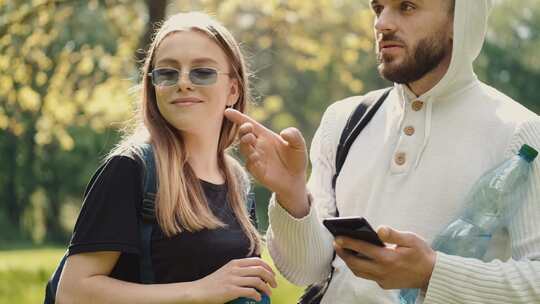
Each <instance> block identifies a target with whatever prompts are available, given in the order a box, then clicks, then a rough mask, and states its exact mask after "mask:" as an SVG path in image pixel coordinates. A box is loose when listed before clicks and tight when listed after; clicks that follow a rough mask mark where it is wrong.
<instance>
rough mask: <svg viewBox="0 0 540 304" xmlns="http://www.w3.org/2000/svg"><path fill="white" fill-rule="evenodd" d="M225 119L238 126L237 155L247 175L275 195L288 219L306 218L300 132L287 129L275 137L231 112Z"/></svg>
mask: <svg viewBox="0 0 540 304" xmlns="http://www.w3.org/2000/svg"><path fill="white" fill-rule="evenodd" d="M225 117H226V118H227V119H229V120H230V121H232V122H234V123H235V124H237V125H239V137H240V153H241V154H242V155H243V156H244V157H245V159H246V167H247V169H248V171H249V172H250V173H251V174H252V175H253V176H254V177H255V178H256V179H257V180H258V181H259V182H260V183H261V184H263V185H264V186H265V187H267V188H268V189H270V190H271V191H273V192H275V193H276V196H277V200H278V202H279V203H280V204H281V205H282V206H283V208H285V209H286V210H287V211H288V212H289V213H290V214H291V215H293V216H295V217H303V216H305V215H307V214H308V212H309V204H308V201H307V189H306V167H307V151H306V150H307V149H306V143H305V141H304V138H303V137H302V134H301V133H300V131H298V130H297V129H295V128H288V129H285V130H283V131H281V133H280V134H279V135H278V134H276V133H274V132H273V131H271V130H269V129H268V128H266V127H264V126H263V125H261V124H260V123H258V122H256V121H255V120H253V119H252V118H250V117H249V116H247V115H245V114H242V113H240V112H238V111H236V110H232V109H227V110H225Z"/></svg>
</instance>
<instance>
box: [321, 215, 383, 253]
mask: <svg viewBox="0 0 540 304" xmlns="http://www.w3.org/2000/svg"><path fill="white" fill-rule="evenodd" d="M323 225H324V226H325V227H326V228H327V229H328V230H329V231H330V233H332V235H334V237H336V236H348V237H351V238H354V239H358V240H362V241H365V242H368V243H371V244H373V245H377V246H380V247H385V246H384V242H383V241H381V239H380V238H379V236H378V235H377V233H376V232H375V230H373V228H372V227H371V225H370V224H369V223H368V221H367V220H366V219H365V218H363V217H332V218H326V219H324V220H323Z"/></svg>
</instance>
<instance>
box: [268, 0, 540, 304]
mask: <svg viewBox="0 0 540 304" xmlns="http://www.w3.org/2000/svg"><path fill="white" fill-rule="evenodd" d="M488 2H489V1H488V0H474V1H471V0H457V1H456V17H455V20H456V21H455V25H454V32H455V37H454V53H453V58H452V63H451V66H450V69H449V71H448V73H447V74H446V75H445V77H444V78H443V80H441V82H439V84H437V86H435V87H434V88H433V89H432V90H430V91H429V92H427V93H426V94H424V95H422V96H419V97H415V96H414V95H412V94H411V93H410V91H408V90H407V89H406V87H405V86H402V85H396V86H395V89H394V90H393V91H392V93H391V94H390V96H389V97H388V99H387V101H386V102H385V103H384V104H383V106H382V107H381V109H380V110H379V112H378V113H377V114H376V115H375V116H374V118H373V120H372V121H371V122H370V124H369V125H368V126H367V127H366V129H365V130H364V131H363V133H362V134H361V135H360V137H359V138H358V139H357V140H356V141H355V143H354V144H353V145H352V147H351V150H350V152H349V156H348V158H347V160H346V162H345V165H344V167H343V170H342V171H341V173H340V176H339V178H338V180H337V185H336V190H335V193H334V191H333V190H332V186H331V179H332V176H333V174H334V172H335V153H336V147H337V143H338V141H339V136H340V134H341V131H342V129H343V127H344V125H345V122H346V120H347V118H348V117H349V115H350V113H351V112H352V111H353V109H354V108H355V107H356V105H357V104H358V103H359V102H360V100H362V97H352V98H349V99H346V100H343V101H340V102H337V103H335V104H333V105H331V106H330V107H329V108H328V110H327V111H326V112H325V114H324V116H323V118H322V121H321V125H320V127H319V129H318V130H317V133H316V134H315V137H314V139H313V142H312V146H311V152H310V158H311V163H312V168H313V169H312V173H311V177H310V180H309V183H308V187H309V190H310V192H311V193H312V195H313V202H312V206H311V209H310V213H309V214H308V215H307V216H306V217H305V218H302V219H296V218H294V217H292V216H291V215H289V214H288V213H287V212H286V211H285V210H284V209H283V208H281V207H280V206H279V204H278V203H276V201H275V200H274V199H272V200H271V203H270V207H269V218H270V227H269V229H268V232H267V240H268V247H269V251H270V254H271V256H272V258H273V259H274V262H275V264H276V266H277V267H278V269H279V270H280V272H281V273H282V274H283V275H284V276H285V277H286V278H288V279H289V280H290V281H291V282H293V283H296V284H299V285H307V284H310V283H314V282H317V281H321V280H323V279H325V278H326V277H327V275H328V273H329V271H330V262H331V258H332V254H333V248H332V240H333V239H332V236H331V235H330V233H329V232H328V231H327V230H326V229H325V228H324V226H323V225H322V224H321V219H322V218H325V217H328V216H332V215H333V214H334V213H335V208H336V202H337V206H338V208H339V212H340V215H341V216H355V215H356V216H364V217H366V218H367V219H368V220H369V221H370V222H371V224H372V225H373V226H375V227H376V226H378V225H381V224H385V225H389V226H391V227H393V228H395V229H398V230H402V231H412V232H414V233H416V234H418V235H420V236H422V237H423V238H424V239H425V240H426V241H427V242H428V243H431V242H432V241H433V239H434V237H435V236H436V234H437V233H439V232H440V231H441V230H442V229H443V228H444V227H445V226H446V225H447V224H448V223H449V222H450V221H451V220H452V219H454V218H455V216H456V215H457V214H458V213H459V212H460V210H461V209H462V204H463V203H464V198H465V195H466V194H467V192H468V191H469V190H470V188H471V186H472V184H473V183H474V182H475V181H476V180H477V179H478V178H479V177H480V176H481V175H482V174H483V173H485V172H486V171H488V170H489V169H491V168H493V167H495V166H496V165H498V164H499V163H501V162H502V161H504V160H505V159H506V158H508V157H510V156H512V155H513V154H515V153H516V152H517V150H518V149H519V148H520V147H521V145H522V144H523V143H527V144H529V145H531V146H533V147H535V148H536V149H537V150H540V119H539V117H538V116H537V115H536V114H534V113H532V112H530V111H528V110H527V109H525V108H524V107H522V106H521V105H519V104H518V103H516V102H515V101H513V100H511V99H510V98H508V97H506V96H505V95H503V94H501V93H499V92H498V91H496V90H495V89H493V88H490V87H489V86H487V85H485V84H482V83H481V82H479V81H478V80H477V79H476V76H475V75H474V73H473V72H472V62H473V60H474V58H476V56H477V55H478V53H479V50H480V48H481V45H482V41H483V35H484V31H485V22H486V20H487V12H488V5H487V4H488ZM473 15H474V16H473ZM473 17H474V18H473ZM471 35H473V36H474V35H477V36H479V37H477V39H473V38H474V37H473V38H471V37H470V36H471ZM460 46H461V47H460ZM373 94H381V92H380V91H379V92H374V93H373ZM416 101H421V102H422V104H421V107H418V105H419V103H418V102H416ZM415 102H416V103H415ZM406 127H412V128H413V129H414V131H413V134H412V135H408V134H406V133H409V134H410V133H411V132H410V131H411V129H410V128H408V129H407V130H408V131H407V132H405V131H404V130H405V128H406ZM398 155H401V156H402V157H404V163H402V164H401V163H400V162H399V161H398V160H397V158H396V157H397V156H398ZM527 187H528V194H527V197H526V200H525V201H524V202H522V207H521V208H520V210H519V212H518V214H517V215H516V216H515V217H514V219H513V220H512V221H511V223H510V225H509V226H508V227H505V229H501V230H500V231H498V232H497V233H496V234H495V235H494V238H493V240H492V242H491V244H490V248H489V250H488V254H487V256H486V260H487V261H488V262H484V261H480V260H475V259H467V258H462V257H457V256H450V255H446V254H443V253H437V259H436V264H435V268H434V271H433V274H432V277H431V281H430V283H429V287H428V290H427V293H426V294H425V295H422V296H421V298H420V299H419V301H418V302H423V303H425V304H432V303H437V304H439V303H440V304H458V303H459V304H465V303H467V304H468V303H501V304H502V303H540V160H538V159H537V160H536V161H535V162H534V163H533V171H532V173H531V176H530V179H529V184H528V185H527ZM333 266H334V267H335V269H336V271H335V273H334V277H333V279H332V282H331V285H330V288H329V289H328V291H327V293H326V295H325V297H324V298H323V304H347V303H362V304H370V303H377V304H379V303H397V291H385V290H382V289H381V288H380V287H379V286H378V285H377V284H376V283H374V282H372V281H368V280H364V279H361V278H357V277H355V276H354V274H353V273H352V272H351V271H350V270H349V269H348V268H347V267H346V265H345V264H344V263H343V261H342V260H341V259H340V258H339V257H337V258H336V259H335V260H334V262H333ZM424 296H425V298H424ZM294 301H295V299H291V303H292V302H294Z"/></svg>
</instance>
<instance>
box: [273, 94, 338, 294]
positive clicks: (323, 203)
mask: <svg viewBox="0 0 540 304" xmlns="http://www.w3.org/2000/svg"><path fill="white" fill-rule="evenodd" d="M336 108H337V107H336V104H334V105H332V106H330V107H329V108H328V110H327V111H326V112H325V114H324V115H323V118H322V121H321V125H320V126H319V128H318V129H317V132H316V133H315V136H314V138H313V141H312V144H311V150H310V160H311V164H312V171H311V176H310V179H309V182H308V189H309V191H310V193H311V198H310V203H311V206H310V212H309V214H308V215H307V216H306V217H304V218H301V219H296V218H294V217H292V216H291V215H290V214H289V213H288V212H287V211H286V210H285V209H283V208H282V207H281V206H280V205H279V203H277V202H276V200H275V196H274V195H273V196H272V198H271V200H270V205H269V208H268V216H269V221H270V226H269V228H268V231H267V241H268V249H269V252H270V255H271V256H272V259H273V260H274V263H275V264H276V267H277V268H278V269H279V271H280V272H281V273H282V274H283V275H284V276H285V277H286V278H287V279H288V280H289V281H291V282H292V283H294V284H298V285H308V284H312V283H316V282H320V281H322V280H324V279H325V278H326V277H327V276H328V274H329V273H330V264H331V260H332V256H333V252H334V249H333V247H332V240H333V237H332V236H331V234H330V233H329V232H328V231H327V230H326V228H325V227H324V226H323V225H322V222H321V219H322V218H326V217H329V216H334V214H335V208H336V207H335V205H336V204H335V199H334V197H335V196H334V190H333V189H332V182H331V181H332V176H333V175H334V172H335V165H334V162H335V153H336V147H337V141H336V140H335V139H334V138H333V137H335V135H334V133H336V132H340V129H339V126H336V116H337V113H336V110H337V109H336ZM336 130H337V131H336ZM338 134H339V133H338ZM334 141H335V142H334Z"/></svg>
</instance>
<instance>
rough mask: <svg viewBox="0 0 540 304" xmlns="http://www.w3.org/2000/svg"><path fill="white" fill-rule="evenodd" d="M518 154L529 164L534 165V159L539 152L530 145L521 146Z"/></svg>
mask: <svg viewBox="0 0 540 304" xmlns="http://www.w3.org/2000/svg"><path fill="white" fill-rule="evenodd" d="M518 154H519V155H520V156H521V157H523V158H524V159H525V160H526V161H528V162H529V163H532V162H533V161H534V159H535V158H536V157H537V156H538V151H536V149H534V148H533V147H531V146H529V145H523V146H521V149H519V153H518Z"/></svg>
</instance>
